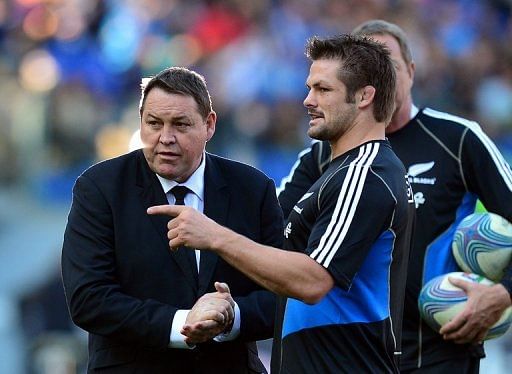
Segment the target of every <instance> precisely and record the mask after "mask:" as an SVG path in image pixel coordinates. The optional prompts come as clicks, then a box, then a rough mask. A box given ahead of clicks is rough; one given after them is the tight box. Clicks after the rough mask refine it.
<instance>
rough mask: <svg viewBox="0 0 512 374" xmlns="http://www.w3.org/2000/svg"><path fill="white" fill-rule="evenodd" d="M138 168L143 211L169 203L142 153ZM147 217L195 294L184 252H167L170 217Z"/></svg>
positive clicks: (191, 272) (195, 282)
mask: <svg viewBox="0 0 512 374" xmlns="http://www.w3.org/2000/svg"><path fill="white" fill-rule="evenodd" d="M138 166H139V168H138V172H137V181H136V184H137V186H138V187H139V189H140V196H141V199H142V203H143V205H144V211H146V210H147V208H149V207H150V206H153V205H165V204H168V203H169V202H168V201H167V197H166V196H165V193H164V191H163V189H162V185H161V184H160V182H159V181H158V178H157V177H156V175H155V173H154V172H152V171H151V169H149V167H148V164H147V162H146V159H145V158H144V155H143V153H142V151H141V152H140V154H139V162H138ZM148 217H149V220H150V221H151V223H152V224H153V226H154V227H155V229H156V231H157V232H158V236H159V237H160V239H161V242H160V243H161V244H163V247H162V248H163V249H164V250H165V251H166V252H167V253H168V254H169V255H170V256H171V258H172V259H173V260H174V261H176V263H177V264H178V266H179V268H180V269H181V271H182V272H183V274H184V275H185V277H186V279H187V281H188V282H189V283H190V285H191V287H192V289H193V290H194V293H196V294H197V281H196V280H195V277H194V272H195V270H193V269H191V268H190V262H189V261H188V259H187V256H186V253H185V252H184V251H185V250H183V249H179V250H177V251H175V252H171V251H170V250H169V240H168V239H167V223H168V222H169V220H170V217H167V216H163V215H155V216H150V215H148ZM193 271H194V272H193Z"/></svg>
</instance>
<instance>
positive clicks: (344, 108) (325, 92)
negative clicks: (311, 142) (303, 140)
mask: <svg viewBox="0 0 512 374" xmlns="http://www.w3.org/2000/svg"><path fill="white" fill-rule="evenodd" d="M339 69H340V61H338V60H333V59H320V60H315V61H313V63H312V64H311V67H310V70H309V76H308V78H307V80H306V86H307V87H308V89H309V93H308V95H307V96H306V98H305V99H304V106H305V107H306V108H307V110H308V115H309V116H310V118H311V120H310V121H309V129H308V135H309V136H310V137H311V138H313V139H318V140H328V141H335V140H337V139H339V138H340V137H341V136H342V135H343V134H344V133H346V132H347V130H348V129H350V128H351V127H352V126H353V125H354V122H355V118H356V116H357V107H356V104H355V102H354V103H350V102H347V101H353V100H347V90H346V87H345V85H344V84H343V82H341V81H340V80H339V79H338V72H339Z"/></svg>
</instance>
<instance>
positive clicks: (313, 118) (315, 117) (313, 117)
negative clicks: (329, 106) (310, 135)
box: [308, 112, 324, 124]
mask: <svg viewBox="0 0 512 374" xmlns="http://www.w3.org/2000/svg"><path fill="white" fill-rule="evenodd" d="M308 115H309V118H311V120H310V121H309V123H310V124H312V123H314V122H315V121H316V120H318V119H320V118H324V116H323V115H322V114H320V113H318V112H308Z"/></svg>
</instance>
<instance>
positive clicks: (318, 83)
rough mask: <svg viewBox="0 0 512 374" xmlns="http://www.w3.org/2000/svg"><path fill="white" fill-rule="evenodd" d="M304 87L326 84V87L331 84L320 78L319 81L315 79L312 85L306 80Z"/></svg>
mask: <svg viewBox="0 0 512 374" xmlns="http://www.w3.org/2000/svg"><path fill="white" fill-rule="evenodd" d="M305 84H306V87H318V86H327V87H331V86H332V85H331V84H329V82H327V81H325V80H323V79H321V80H319V81H316V82H315V83H313V84H312V85H309V84H308V82H307V81H306V83H305Z"/></svg>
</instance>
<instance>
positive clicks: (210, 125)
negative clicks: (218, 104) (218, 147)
mask: <svg viewBox="0 0 512 374" xmlns="http://www.w3.org/2000/svg"><path fill="white" fill-rule="evenodd" d="M216 123H217V113H215V112H214V111H213V110H212V111H211V112H210V114H208V117H206V141H209V140H210V139H211V138H212V137H213V134H215V124H216Z"/></svg>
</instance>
